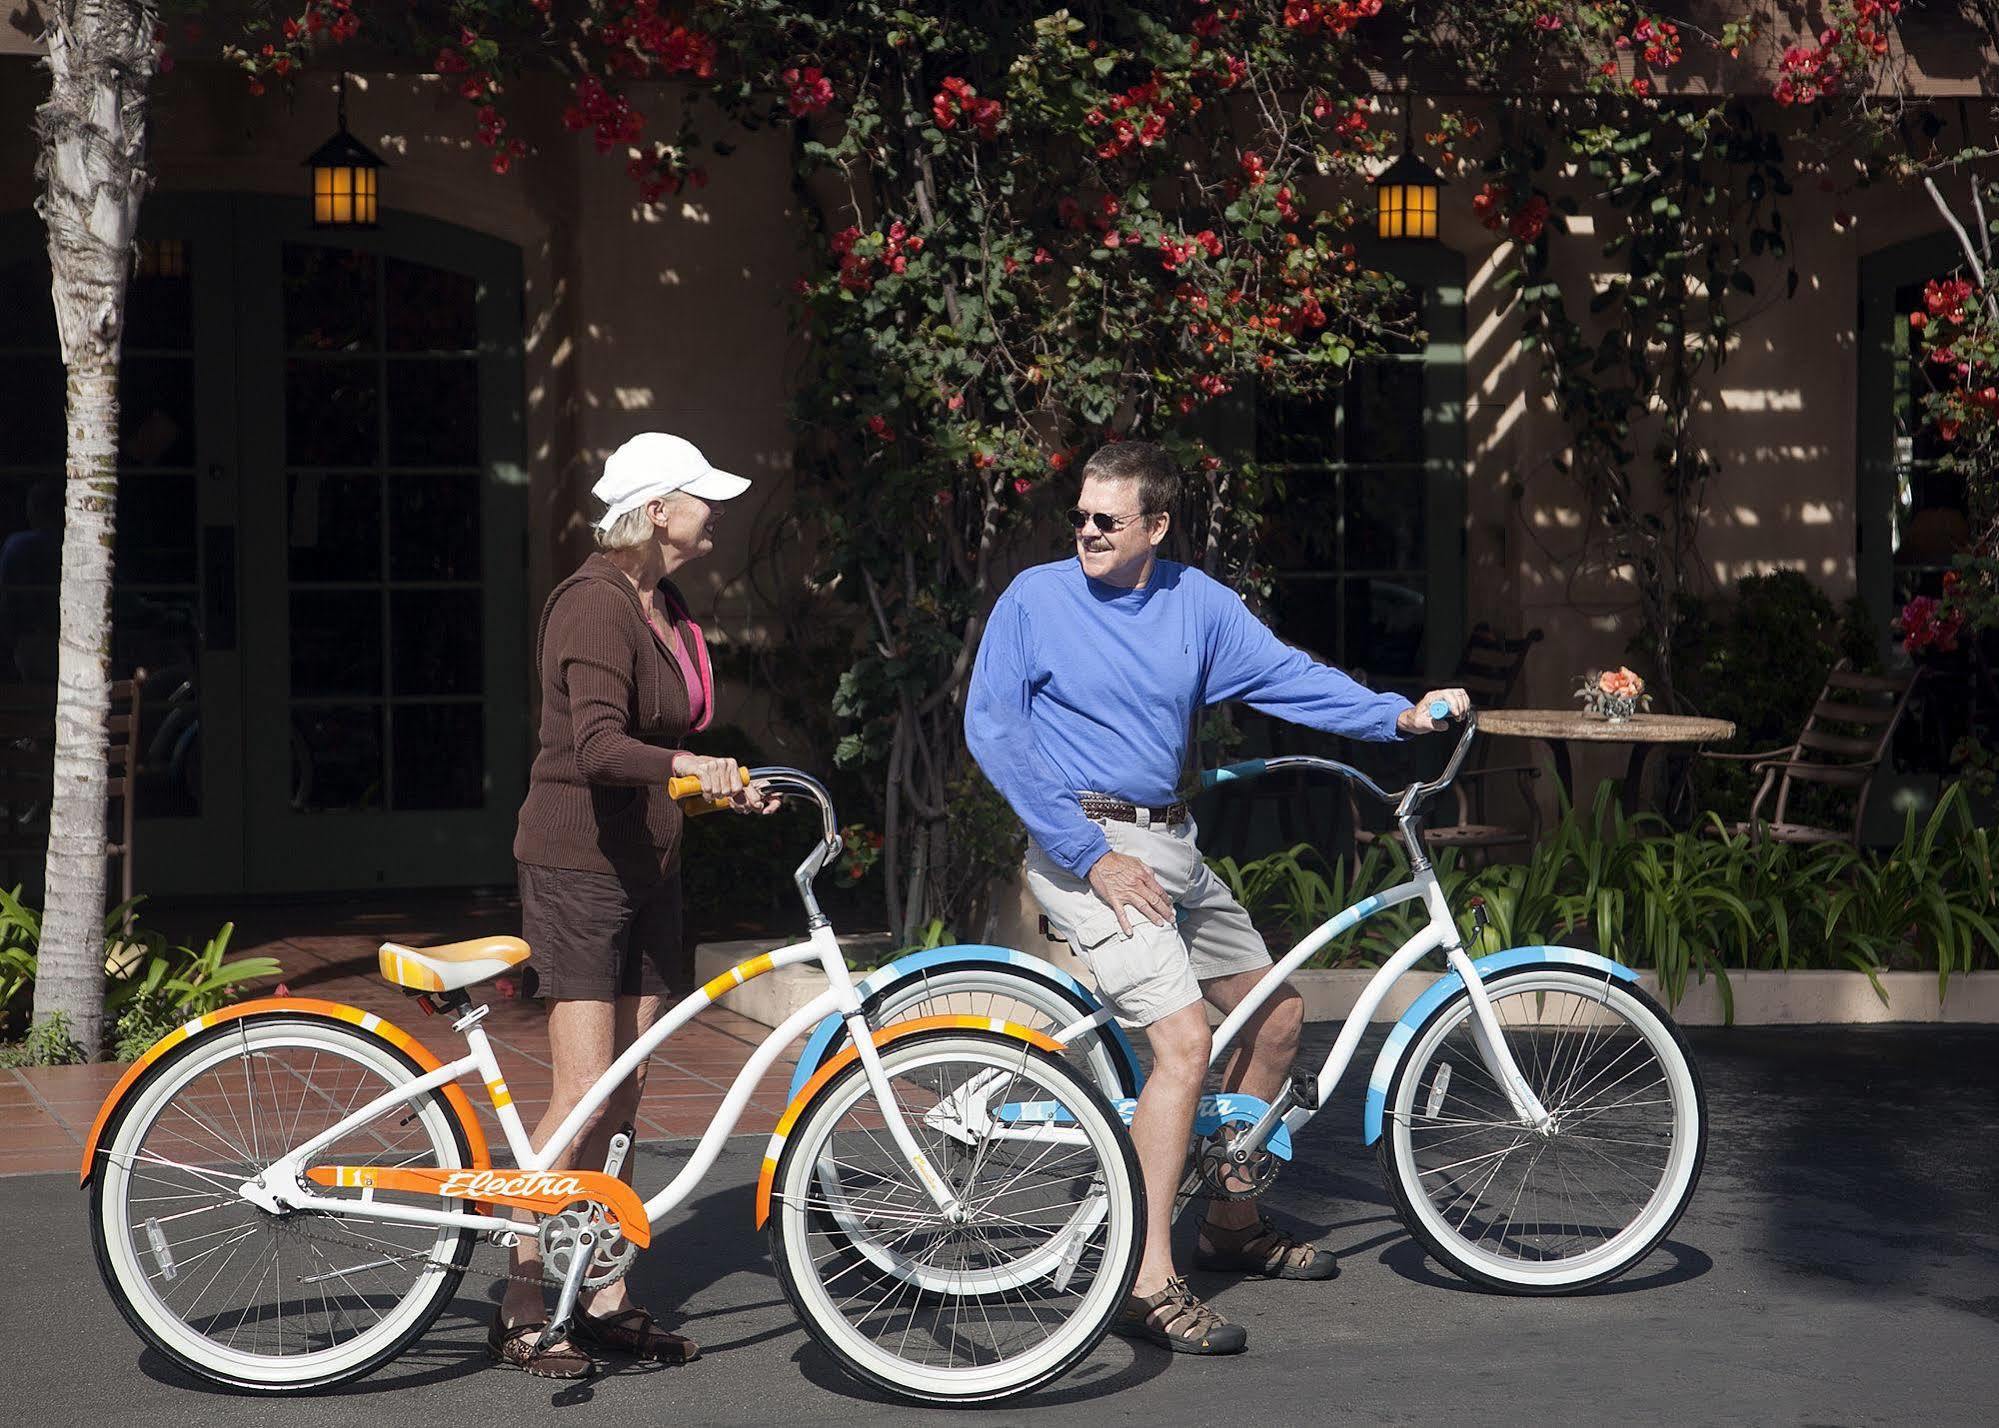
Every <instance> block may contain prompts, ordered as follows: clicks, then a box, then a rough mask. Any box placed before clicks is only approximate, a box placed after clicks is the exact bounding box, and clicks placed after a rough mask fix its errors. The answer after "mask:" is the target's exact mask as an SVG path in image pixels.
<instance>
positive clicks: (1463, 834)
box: [1348, 622, 1542, 852]
mask: <svg viewBox="0 0 1999 1428" xmlns="http://www.w3.org/2000/svg"><path fill="white" fill-rule="evenodd" d="M1541 638H1542V636H1541V631H1540V630H1538V629H1534V630H1529V631H1528V632H1527V633H1526V635H1525V636H1523V637H1522V638H1520V639H1509V638H1507V637H1506V636H1504V635H1501V634H1500V633H1498V632H1497V631H1496V630H1494V629H1493V628H1492V626H1490V625H1488V624H1485V623H1483V622H1480V623H1479V624H1478V625H1476V626H1474V627H1473V629H1472V632H1471V638H1470V639H1469V640H1467V641H1466V642H1465V648H1464V653H1463V654H1462V655H1460V656H1459V657H1458V667H1457V669H1456V670H1455V671H1454V672H1453V673H1452V675H1451V679H1450V683H1452V684H1455V685H1457V686H1459V687H1460V688H1462V689H1463V690H1464V691H1465V692H1466V693H1467V694H1469V695H1471V699H1472V704H1473V705H1474V706H1475V707H1477V708H1480V709H1499V708H1503V707H1504V706H1505V705H1506V702H1507V701H1508V700H1509V699H1511V698H1512V697H1513V693H1514V690H1515V689H1517V688H1518V687H1519V684H1520V676H1521V674H1522V673H1523V672H1524V671H1525V670H1526V668H1527V656H1528V655H1529V654H1530V653H1531V652H1532V651H1533V648H1534V646H1535V645H1536V644H1538V643H1540V641H1541ZM1418 692H1419V693H1420V692H1421V691H1418ZM1491 750H1492V741H1491V740H1490V739H1481V740H1479V741H1478V743H1477V744H1476V745H1474V746H1473V752H1472V758H1471V760H1470V765H1469V767H1467V768H1466V769H1464V770H1463V771H1462V772H1460V773H1459V774H1458V777H1457V781H1456V782H1455V783H1453V784H1452V785H1451V793H1452V794H1453V795H1454V796H1455V798H1456V800H1457V818H1456V821H1454V822H1444V821H1443V820H1442V817H1441V811H1440V816H1439V817H1438V819H1437V820H1436V821H1435V822H1433V823H1432V824H1431V825H1430V826H1428V827H1426V828H1424V830H1423V843H1424V846H1426V847H1428V848H1431V849H1438V848H1465V849H1471V850H1476V851H1480V852H1489V851H1491V850H1492V849H1495V848H1506V847H1513V846H1529V847H1531V846H1532V845H1533V844H1534V843H1536V842H1538V841H1539V840H1540V837H1541V806H1540V802H1539V800H1537V799H1536V798H1535V797H1534V780H1535V779H1537V778H1539V777H1540V776H1541V769H1540V766H1539V765H1536V764H1505V765H1489V764H1487V763H1486V759H1487V758H1488V757H1490V755H1491ZM1501 778H1511V779H1513V780H1514V782H1515V785H1516V787H1517V788H1518V790H1519V793H1520V797H1521V801H1522V803H1524V804H1525V805H1526V810H1527V823H1526V826H1525V827H1520V826H1518V825H1516V824H1509V823H1495V822H1492V821H1491V820H1490V819H1489V818H1488V817H1487V814H1486V790H1487V789H1488V788H1490V787H1492V786H1493V783H1494V781H1495V780H1498V779H1501ZM1348 797H1349V800H1350V801H1351V807H1352V814H1353V819H1354V842H1355V843H1357V844H1359V845H1360V846H1362V847H1365V846H1367V845H1368V844H1371V843H1373V842H1374V841H1375V840H1376V839H1377V838H1385V837H1388V836H1389V834H1388V833H1386V832H1385V831H1381V830H1378V829H1373V828H1368V827H1366V826H1365V825H1364V824H1362V822H1361V821H1360V806H1359V803H1358V801H1357V800H1355V799H1354V796H1353V795H1352V794H1351V793H1349V795H1348Z"/></svg>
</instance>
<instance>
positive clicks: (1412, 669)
mask: <svg viewBox="0 0 1999 1428" xmlns="http://www.w3.org/2000/svg"><path fill="white" fill-rule="evenodd" d="M1344 583H1345V586H1346V614H1347V651H1346V655H1347V662H1348V663H1349V664H1350V665H1353V666H1356V667H1358V668H1361V669H1364V670H1366V671H1367V672H1368V674H1369V675H1370V676H1373V677H1375V683H1376V684H1377V685H1378V684H1379V683H1380V680H1381V678H1382V677H1392V676H1397V675H1414V674H1420V673H1421V672H1422V669H1423V630H1424V626H1425V625H1426V624H1427V623H1428V611H1427V609H1426V606H1425V600H1424V589H1423V581H1422V580H1421V579H1420V578H1402V579H1387V578H1381V577H1376V578H1373V579H1367V578H1359V579H1350V580H1347V581H1346V582H1344Z"/></svg>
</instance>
